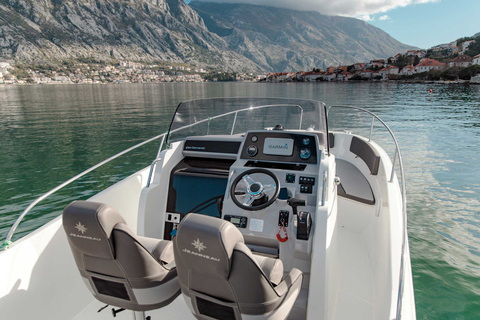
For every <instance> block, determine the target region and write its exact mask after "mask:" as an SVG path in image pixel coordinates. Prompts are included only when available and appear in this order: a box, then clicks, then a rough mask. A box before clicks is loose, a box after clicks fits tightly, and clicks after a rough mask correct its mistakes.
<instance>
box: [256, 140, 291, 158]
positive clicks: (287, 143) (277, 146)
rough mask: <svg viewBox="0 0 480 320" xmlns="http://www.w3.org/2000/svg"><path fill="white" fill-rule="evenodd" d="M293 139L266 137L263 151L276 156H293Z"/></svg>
mask: <svg viewBox="0 0 480 320" xmlns="http://www.w3.org/2000/svg"><path fill="white" fill-rule="evenodd" d="M293 142H294V141H293V139H279V138H266V139H265V143H264V145H263V153H264V154H269V155H275V156H291V155H292V154H293Z"/></svg>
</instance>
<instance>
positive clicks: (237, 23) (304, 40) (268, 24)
mask: <svg viewBox="0 0 480 320" xmlns="http://www.w3.org/2000/svg"><path fill="white" fill-rule="evenodd" d="M190 6H191V7H192V8H193V9H194V10H196V11H197V13H198V14H199V15H200V16H201V17H202V18H203V20H204V22H205V25H206V26H207V28H208V30H209V31H211V32H213V33H216V34H217V35H218V36H220V37H222V38H223V39H224V40H225V41H226V42H227V43H228V44H229V47H230V48H231V49H232V50H234V51H236V52H239V53H241V54H243V55H244V56H246V57H248V58H249V59H251V60H253V61H254V62H255V63H257V64H258V65H260V66H262V68H264V69H266V70H275V71H291V70H302V69H303V70H305V69H311V68H313V67H326V66H328V65H337V64H350V63H354V62H363V61H368V60H371V59H379V58H388V57H389V56H393V55H395V54H397V53H399V52H404V51H407V50H410V49H415V47H413V46H408V45H405V44H402V43H400V42H398V41H397V40H395V39H394V38H392V37H391V36H389V35H388V34H387V33H385V32H384V31H382V30H380V29H378V28H376V27H374V26H372V25H370V24H368V23H367V22H365V21H362V20H358V19H354V18H347V17H339V16H326V15H322V14H320V13H318V12H313V11H312V12H306V11H295V10H288V9H282V8H274V7H265V6H257V5H250V4H225V3H223V4H219V3H210V2H204V1H192V2H190Z"/></svg>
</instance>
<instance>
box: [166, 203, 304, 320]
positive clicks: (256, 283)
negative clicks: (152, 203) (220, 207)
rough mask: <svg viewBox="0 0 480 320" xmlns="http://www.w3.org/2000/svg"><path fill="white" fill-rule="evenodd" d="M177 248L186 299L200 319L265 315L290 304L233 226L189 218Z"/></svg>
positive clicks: (201, 217)
mask: <svg viewBox="0 0 480 320" xmlns="http://www.w3.org/2000/svg"><path fill="white" fill-rule="evenodd" d="M173 243H174V254H175V262H176V265H177V272H178V278H179V282H180V287H181V289H182V293H183V294H184V297H185V299H186V300H187V305H189V307H190V309H191V310H192V312H193V313H194V315H195V316H196V317H197V318H199V319H203V318H205V316H207V317H210V318H216V319H230V320H233V319H241V318H242V316H241V315H242V314H250V315H263V314H265V313H267V312H270V311H272V310H274V309H276V308H277V307H278V306H279V305H280V304H281V303H282V300H283V298H285V293H286V291H285V290H284V291H282V292H277V290H276V289H275V286H274V285H273V284H272V283H271V282H270V280H269V279H268V277H267V276H266V275H265V274H264V272H263V271H262V269H261V268H260V266H259V265H258V264H257V262H256V260H255V258H254V257H253V255H252V253H251V252H250V250H249V249H248V247H247V246H246V245H245V244H244V239H243V236H242V234H241V233H240V231H239V230H238V229H237V228H236V227H235V226H234V225H233V224H232V223H230V222H229V221H225V220H222V219H218V218H213V217H209V216H204V215H200V214H192V213H191V214H188V215H187V216H186V217H185V218H184V219H183V220H182V222H181V224H180V225H179V228H178V231H177V236H176V237H175V238H174V240H173ZM282 270H283V268H282ZM300 283H301V281H300ZM205 319H206V318H205Z"/></svg>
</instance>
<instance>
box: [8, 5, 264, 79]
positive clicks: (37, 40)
mask: <svg viewBox="0 0 480 320" xmlns="http://www.w3.org/2000/svg"><path fill="white" fill-rule="evenodd" d="M0 57H4V58H13V59H16V60H20V61H24V62H27V63H46V62H47V63H48V62H55V61H60V60H62V59H71V58H76V57H93V58H95V59H101V60H108V59H110V58H115V59H130V60H137V61H154V60H170V61H173V62H186V63H192V64H195V65H198V66H206V65H215V66H219V67H222V68H225V69H230V70H242V69H245V70H257V69H258V66H257V65H256V64H255V63H253V62H252V61H251V60H249V59H248V58H246V57H244V56H242V55H240V54H237V53H235V52H234V51H232V50H230V49H229V47H228V45H227V43H226V42H225V40H224V39H222V38H221V37H219V36H218V35H216V34H215V33H212V32H209V31H208V29H207V28H206V27H205V24H204V22H203V20H202V18H201V17H200V16H199V15H198V14H197V13H196V12H195V11H194V10H192V8H191V7H190V6H189V5H187V4H186V3H185V2H184V1H183V0H126V1H125V0H0Z"/></svg>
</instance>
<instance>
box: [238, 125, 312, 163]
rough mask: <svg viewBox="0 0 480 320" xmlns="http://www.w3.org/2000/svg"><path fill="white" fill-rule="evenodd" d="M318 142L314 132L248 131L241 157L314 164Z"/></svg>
mask: <svg viewBox="0 0 480 320" xmlns="http://www.w3.org/2000/svg"><path fill="white" fill-rule="evenodd" d="M317 152H318V142H317V136H316V135H315V134H308V133H295V132H278V131H267V132H265V131H262V132H249V133H248V134H247V137H246V138H245V143H244V145H243V149H242V153H241V156H240V157H241V159H246V160H257V161H258V160H261V161H280V162H295V163H299V164H301V163H310V164H316V163H317V158H318V156H319V155H318V154H317Z"/></svg>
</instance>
